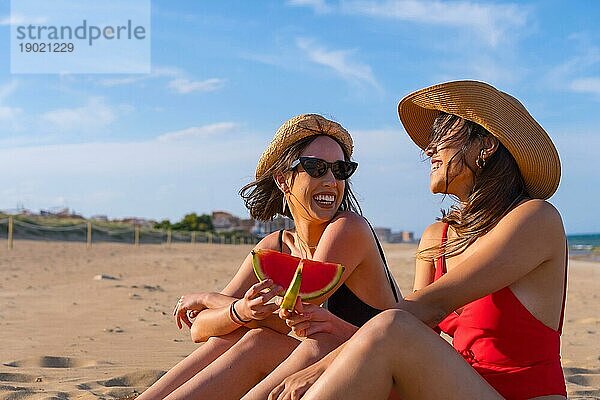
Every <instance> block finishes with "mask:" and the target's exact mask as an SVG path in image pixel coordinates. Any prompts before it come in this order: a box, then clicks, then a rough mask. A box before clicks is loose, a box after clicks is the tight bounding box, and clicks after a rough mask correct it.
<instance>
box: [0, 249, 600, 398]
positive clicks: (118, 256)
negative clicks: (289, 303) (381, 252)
mask: <svg viewBox="0 0 600 400" xmlns="http://www.w3.org/2000/svg"><path fill="white" fill-rule="evenodd" d="M2 245H3V246H4V243H2ZM250 249H251V247H250V246H244V245H239V246H232V245H222V246H220V245H209V244H195V245H191V244H173V245H171V246H170V247H167V246H164V245H144V246H140V247H135V246H132V245H125V244H94V245H93V247H92V248H90V249H86V248H85V246H84V245H83V244H79V243H64V242H30V241H17V242H15V247H14V249H13V250H12V251H7V250H5V248H2V249H1V251H0V343H1V344H0V399H102V398H103V399H114V398H124V397H127V396H131V395H133V394H134V393H136V392H137V393H139V392H141V391H143V390H144V389H145V388H146V387H148V386H149V385H150V384H151V383H152V382H154V381H155V380H156V379H157V378H158V377H159V376H160V375H161V373H163V372H164V371H165V370H167V369H168V368H169V367H170V366H172V365H174V364H175V363H176V362H178V361H179V360H181V359H182V358H183V357H185V356H186V355H187V354H189V353H190V352H191V351H192V350H194V349H195V348H196V347H197V346H198V345H196V344H194V343H192V342H191V341H190V339H189V336H188V332H187V330H182V331H179V330H177V327H176V326H175V324H174V322H173V319H172V316H171V312H172V309H173V305H174V304H175V301H176V300H177V298H178V297H179V296H180V295H181V294H184V293H189V292H195V291H213V290H218V289H220V288H222V287H223V286H224V285H225V283H227V281H228V280H229V278H230V277H231V276H232V275H233V273H234V272H235V271H236V269H237V267H238V265H239V263H240V262H241V260H242V259H243V258H244V257H245V255H246V254H247V253H248V252H249V251H250ZM385 251H386V254H387V256H388V258H389V262H390V265H391V266H392V271H393V273H394V275H395V277H396V279H397V280H398V282H399V285H400V287H401V289H402V290H403V291H408V290H409V289H410V287H411V285H412V274H413V271H412V270H413V252H414V246H409V245H389V246H385ZM102 274H104V275H106V276H110V277H113V278H116V279H99V280H97V279H94V277H95V276H97V275H102ZM105 278H106V277H105ZM598 278H600V264H598V263H591V262H584V261H571V263H570V273H569V291H568V302H567V310H566V317H565V327H564V334H563V342H562V343H563V344H562V357H563V365H564V369H565V374H566V379H567V381H568V382H567V387H568V391H569V396H570V398H572V399H577V398H579V399H581V398H586V399H587V398H595V399H600V341H599V340H598V338H599V330H600V310H599V307H598V304H599V302H598V289H599V288H600V280H599V279H598Z"/></svg>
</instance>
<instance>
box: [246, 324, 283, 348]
mask: <svg viewBox="0 0 600 400" xmlns="http://www.w3.org/2000/svg"><path fill="white" fill-rule="evenodd" d="M283 336H284V335H283V334H281V333H279V332H276V331H274V330H272V329H269V328H253V329H250V330H248V332H246V333H245V334H244V336H242V338H241V339H240V340H239V342H238V344H239V345H240V346H243V347H249V348H257V347H261V346H265V345H268V346H273V345H277V342H278V340H284V338H283Z"/></svg>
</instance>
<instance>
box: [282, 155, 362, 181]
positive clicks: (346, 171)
mask: <svg viewBox="0 0 600 400" xmlns="http://www.w3.org/2000/svg"><path fill="white" fill-rule="evenodd" d="M298 165H301V166H302V168H304V170H305V171H306V173H307V174H308V175H310V176H312V177H313V178H320V177H322V176H323V175H325V174H326V173H327V170H328V169H329V168H331V172H332V173H333V176H334V177H335V179H337V180H340V181H342V180H346V179H348V178H350V177H351V176H352V174H353V173H354V171H356V168H357V167H358V163H356V162H353V161H342V160H338V161H334V162H327V161H325V160H321V159H320V158H315V157H300V158H299V159H297V160H296V161H294V162H293V163H292V165H291V167H290V169H295V168H297V167H298Z"/></svg>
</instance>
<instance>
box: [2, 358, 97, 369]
mask: <svg viewBox="0 0 600 400" xmlns="http://www.w3.org/2000/svg"><path fill="white" fill-rule="evenodd" d="M4 365H5V366H7V367H42V368H82V367H84V368H85V367H93V366H96V365H98V363H97V362H96V361H93V360H82V359H79V358H72V357H56V356H43V357H37V358H28V359H25V360H18V361H12V362H9V363H4Z"/></svg>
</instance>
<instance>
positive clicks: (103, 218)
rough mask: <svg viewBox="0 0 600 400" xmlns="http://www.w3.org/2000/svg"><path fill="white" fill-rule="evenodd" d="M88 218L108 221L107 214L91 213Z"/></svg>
mask: <svg viewBox="0 0 600 400" xmlns="http://www.w3.org/2000/svg"><path fill="white" fill-rule="evenodd" d="M90 219H95V220H96V221H104V222H108V216H106V215H92V216H91V217H90Z"/></svg>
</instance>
